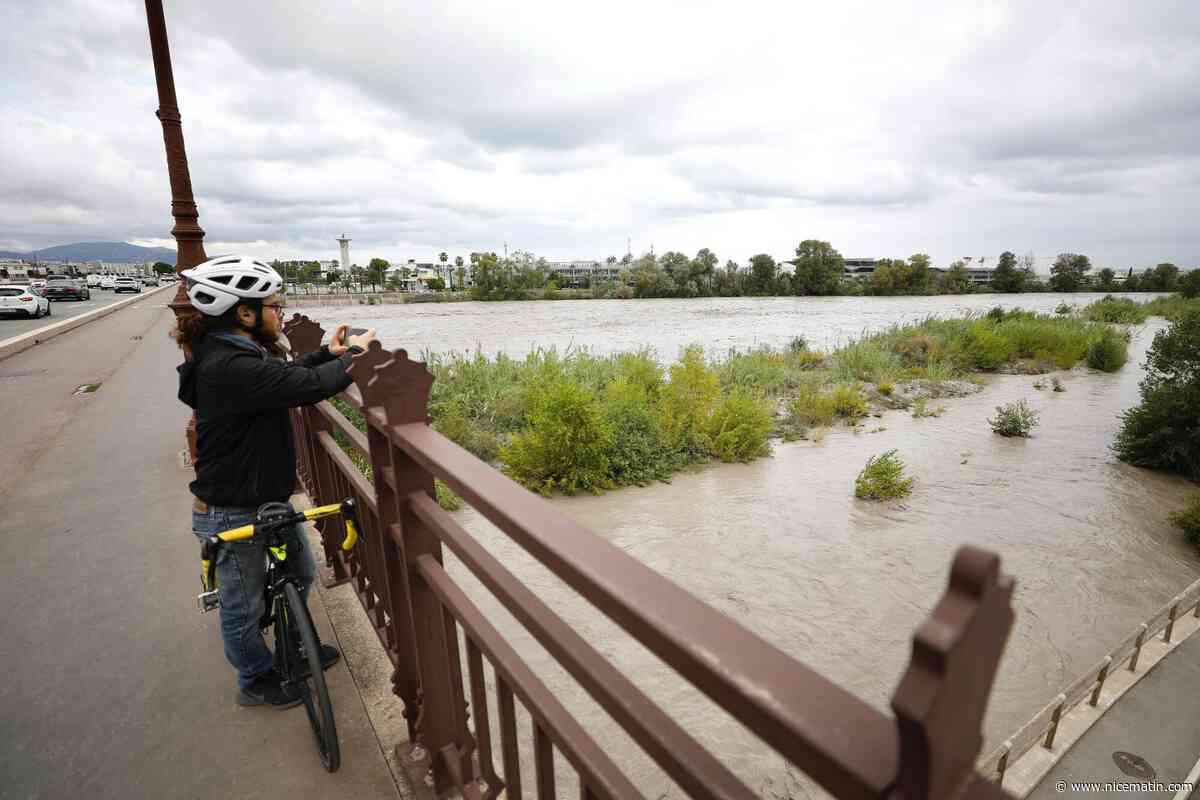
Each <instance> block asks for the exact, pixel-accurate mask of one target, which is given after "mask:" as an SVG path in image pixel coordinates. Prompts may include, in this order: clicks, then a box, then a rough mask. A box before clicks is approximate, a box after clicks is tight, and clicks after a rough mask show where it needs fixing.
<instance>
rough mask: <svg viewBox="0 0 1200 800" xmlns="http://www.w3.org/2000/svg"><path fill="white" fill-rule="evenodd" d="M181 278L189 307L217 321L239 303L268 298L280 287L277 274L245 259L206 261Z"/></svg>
mask: <svg viewBox="0 0 1200 800" xmlns="http://www.w3.org/2000/svg"><path fill="white" fill-rule="evenodd" d="M182 274H183V277H185V278H187V280H188V293H187V294H188V298H189V299H190V300H191V301H192V305H193V306H195V307H196V309H197V310H198V311H200V312H202V313H204V314H207V315H208V316H210V317H219V316H220V315H222V314H224V313H225V312H226V311H228V310H229V309H231V308H233V307H234V306H235V305H236V304H237V303H238V301H239V300H262V299H263V298H264V297H270V296H271V295H272V294H274V293H275V292H278V291H279V289H280V287H282V286H283V278H281V277H279V273H278V272H276V271H275V270H273V269H272V268H271V267H268V266H267V265H266V264H264V263H263V262H261V261H257V260H255V259H253V258H250V257H249V256H221V257H219V258H210V259H209V260H208V261H205V262H204V263H203V264H200V265H199V266H196V267H193V268H192V269H185V270H184V271H183V273H182Z"/></svg>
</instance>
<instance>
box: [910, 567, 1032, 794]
mask: <svg viewBox="0 0 1200 800" xmlns="http://www.w3.org/2000/svg"><path fill="white" fill-rule="evenodd" d="M1012 590H1013V580H1012V578H1010V577H1008V576H1007V575H1002V574H1001V573H1000V558H999V556H997V555H995V554H994V553H988V552H986V551H984V550H980V549H978V548H975V547H969V546H968V547H963V548H961V549H960V550H959V551H958V554H957V555H956V556H955V558H954V564H953V566H952V567H951V569H950V586H949V587H948V588H947V590H946V593H945V594H944V595H942V598H941V600H939V601H938V604H937V606H936V607H935V608H934V609H933V611H932V613H930V615H929V616H928V617H927V618H926V619H925V621H924V622H923V623H922V624H921V627H920V628H918V629H917V633H916V635H915V636H914V637H913V650H912V661H911V663H910V664H909V667H908V670H907V671H906V672H905V673H904V677H903V679H901V681H900V686H899V687H898V688H897V689H896V694H895V696H894V697H893V699H892V708H893V710H894V711H895V712H896V723H897V725H898V726H899V732H900V764H899V773H898V775H897V776H896V781H895V783H894V784H893V788H892V790H891V792H890V796H891V797H893V798H903V799H904V800H928V799H929V798H940V797H954V796H959V794H960V793H961V792H963V790H964V789H965V788H966V787H967V786H968V784H969V783H970V781H971V780H972V778H973V777H974V775H975V760H976V757H977V756H978V754H979V749H980V747H981V746H982V745H983V734H982V727H983V715H984V712H985V711H986V710H987V701H988V695H990V694H991V691H992V681H993V680H994V679H995V677H996V668H997V667H998V666H999V664H1000V655H1001V653H1002V652H1003V650H1004V643H1005V642H1006V641H1007V639H1008V632H1009V629H1010V628H1011V627H1012V621H1013V611H1012V605H1011V599H1012Z"/></svg>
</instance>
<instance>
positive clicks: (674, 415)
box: [661, 346, 721, 457]
mask: <svg viewBox="0 0 1200 800" xmlns="http://www.w3.org/2000/svg"><path fill="white" fill-rule="evenodd" d="M668 374H669V375H670V376H671V379H670V380H669V381H668V382H667V385H666V386H665V387H664V388H663V391H662V402H661V410H662V417H661V419H662V428H663V432H664V433H665V435H666V438H667V442H668V444H669V445H670V446H671V447H672V448H673V449H675V450H678V451H681V452H683V453H685V454H687V455H689V456H693V457H696V456H701V455H707V454H708V452H709V443H708V441H707V439H706V436H705V433H704V430H705V425H706V423H707V422H708V418H709V416H710V415H711V414H712V408H713V405H714V404H715V403H716V401H717V398H718V397H719V396H720V394H721V385H720V380H719V379H718V378H717V375H716V373H715V372H713V371H712V370H710V369H709V368H708V367H707V366H706V365H705V364H704V351H703V350H702V349H701V348H699V347H695V346H693V347H688V348H686V349H685V350H684V351H683V356H682V357H681V358H680V359H679V362H678V363H677V364H673V365H672V366H671V368H670V369H669V370H668Z"/></svg>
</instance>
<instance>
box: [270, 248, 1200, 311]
mask: <svg viewBox="0 0 1200 800" xmlns="http://www.w3.org/2000/svg"><path fill="white" fill-rule="evenodd" d="M439 260H440V261H441V263H442V264H443V265H444V266H445V265H446V264H447V261H448V256H447V254H446V253H444V252H443V253H442V254H441V255H440V256H439ZM606 262H607V264H608V266H609V267H610V268H612V269H614V270H617V273H618V277H617V279H616V280H613V281H608V280H600V279H597V278H594V277H593V278H587V279H585V281H584V285H583V288H585V289H590V290H591V295H592V296H594V297H626V298H629V297H639V298H640V297H743V296H787V295H793V296H831V295H883V296H890V295H935V294H969V293H972V292H1008V293H1017V292H1048V291H1053V292H1075V291H1096V290H1099V291H1114V290H1117V289H1119V290H1121V291H1129V292H1173V291H1187V290H1189V289H1190V290H1192V291H1193V292H1194V291H1197V290H1200V271H1196V270H1193V271H1190V272H1187V273H1183V272H1181V270H1180V269H1179V268H1178V267H1177V266H1176V265H1174V264H1170V263H1163V264H1159V265H1157V266H1156V267H1154V268H1153V269H1150V270H1147V271H1145V272H1143V273H1140V274H1135V273H1134V272H1133V270H1132V269H1129V270H1128V271H1126V272H1125V274H1119V273H1118V272H1116V271H1115V270H1113V269H1110V268H1107V267H1105V268H1104V269H1101V270H1098V271H1096V272H1095V273H1094V274H1093V271H1092V264H1091V260H1090V259H1089V258H1088V257H1087V256H1086V255H1082V254H1078V253H1061V254H1059V255H1058V257H1057V258H1056V259H1055V260H1054V264H1053V265H1052V266H1051V268H1050V275H1049V276H1048V277H1047V278H1043V277H1042V276H1040V275H1038V274H1036V273H1035V272H1034V257H1033V256H1032V255H1031V254H1030V255H1025V256H1021V257H1018V256H1017V255H1016V254H1015V253H1013V252H1011V251H1006V252H1004V253H1002V254H1001V255H1000V258H999V261H998V262H997V264H996V268H995V269H994V270H993V272H992V275H991V280H990V281H989V282H987V283H979V282H975V281H973V280H972V279H971V274H970V273H969V272H968V268H967V265H966V263H965V262H964V261H961V260H960V261H955V262H953V263H952V264H951V265H950V266H949V268H947V269H944V270H943V269H936V268H934V267H933V266H932V265H931V260H930V257H929V256H928V255H927V254H925V253H914V254H913V255H911V256H909V257H908V258H883V259H878V260H876V262H875V267H874V271H873V272H871V273H870V274H869V275H864V276H863V277H847V276H846V275H845V266H846V263H845V259H844V258H843V257H842V255H841V253H839V252H838V251H837V250H836V249H835V248H834V247H833V246H832V245H831V244H830V243H829V242H825V241H821V240H818V239H805V240H804V241H802V242H800V243H799V244H798V245H797V246H796V249H795V256H794V257H793V258H791V259H786V260H782V261H777V260H776V259H775V258H774V257H773V256H771V255H768V254H766V253H760V254H758V255H755V256H752V257H751V258H750V259H749V262H748V264H746V265H745V266H743V265H742V264H739V263H738V262H736V261H733V260H728V261H726V262H725V263H724V265H721V263H720V259H719V258H718V257H717V255H716V254H715V253H714V252H713V251H712V250H710V249H709V248H707V247H706V248H702V249H701V250H699V251H698V252H697V253H696V255H695V256H692V257H689V256H687V255H686V254H684V253H681V252H678V251H674V250H672V251H668V252H666V253H663V254H661V255H656V254H654V253H646V254H644V255H642V256H640V257H638V258H633V257H632V256H629V255H627V256H625V257H624V258H622V259H620V260H618V259H617V258H616V256H609V257H608V259H606ZM276 263H277V264H278V263H279V262H276ZM293 265H294V266H293ZM284 266H285V267H290V269H291V270H292V271H291V272H290V273H289V274H288V275H287V279H288V281H289V282H293V281H294V282H298V283H301V284H313V285H320V284H324V285H326V286H330V287H333V288H334V289H335V290H336V289H337V288H338V287H341V288H343V289H345V290H346V291H354V290H355V289H356V288H357V290H358V291H362V290H364V289H365V287H366V286H368V285H369V286H370V287H371V290H372V291H378V290H379V289H380V288H383V289H389V290H393V291H395V290H399V289H401V288H402V287H403V285H404V284H405V283H406V282H407V280H408V279H409V278H410V277H411V275H406V274H405V273H407V272H408V270H407V268H406V267H402V268H400V269H399V270H396V271H391V264H390V263H389V262H388V261H386V260H384V259H381V258H374V259H372V260H371V262H370V263H369V264H368V265H367V266H366V267H365V268H364V267H359V266H357V265H355V266H354V267H351V269H350V270H349V272H348V273H346V274H342V273H341V272H340V271H337V270H333V271H330V272H328V273H326V274H324V275H322V274H321V270H320V265H319V264H318V262H289V263H288V264H287V265H284ZM281 271H283V270H282V269H281ZM448 274H449V276H450V280H449V282H448V283H447V281H445V280H444V279H443V278H440V277H439V278H434V279H432V280H429V281H428V282H427V285H428V287H429V288H430V289H433V290H434V291H442V290H444V289H447V288H449V289H453V290H464V289H467V288H468V286H469V291H470V293H471V295H472V296H473V297H474V298H476V299H479V300H521V299H526V298H528V297H529V296H530V294H531V293H533V292H541V293H542V294H543V296H545V297H548V298H551V297H554V296H556V293H557V292H558V291H559V290H560V289H562V288H564V287H565V286H567V285H568V284H569V283H570V281H569V280H568V279H567V278H565V277H564V276H562V275H559V274H558V273H556V272H555V271H554V269H553V268H552V267H551V266H550V264H549V263H548V262H547V261H546V259H544V258H540V257H538V256H536V255H534V254H533V253H530V252H528V251H522V250H518V251H516V252H514V253H513V254H512V255H508V256H505V257H499V256H497V255H496V253H491V252H476V253H471V254H470V263H469V264H464V261H463V258H462V257H461V256H459V257H457V258H456V259H455V269H453V270H449V271H448ZM468 278H469V279H470V280H468Z"/></svg>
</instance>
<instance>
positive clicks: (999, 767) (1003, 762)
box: [996, 742, 1012, 789]
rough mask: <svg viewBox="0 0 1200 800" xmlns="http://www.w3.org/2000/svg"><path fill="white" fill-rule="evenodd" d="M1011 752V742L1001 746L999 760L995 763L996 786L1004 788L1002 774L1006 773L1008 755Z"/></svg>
mask: <svg viewBox="0 0 1200 800" xmlns="http://www.w3.org/2000/svg"><path fill="white" fill-rule="evenodd" d="M1011 752H1012V742H1005V743H1004V744H1003V745H1002V752H1001V753H1000V760H999V761H997V762H996V785H997V786H999V787H1000V788H1001V789H1003V788H1004V773H1005V772H1007V771H1008V754H1009V753H1011Z"/></svg>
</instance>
